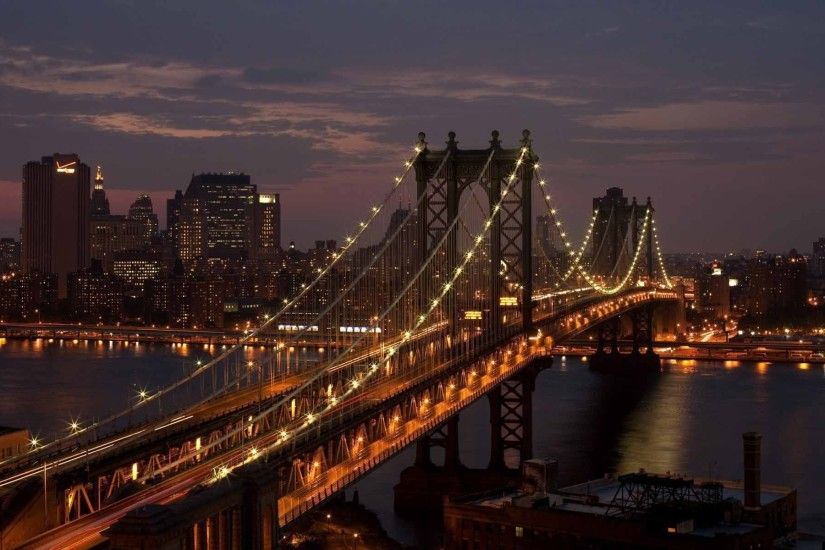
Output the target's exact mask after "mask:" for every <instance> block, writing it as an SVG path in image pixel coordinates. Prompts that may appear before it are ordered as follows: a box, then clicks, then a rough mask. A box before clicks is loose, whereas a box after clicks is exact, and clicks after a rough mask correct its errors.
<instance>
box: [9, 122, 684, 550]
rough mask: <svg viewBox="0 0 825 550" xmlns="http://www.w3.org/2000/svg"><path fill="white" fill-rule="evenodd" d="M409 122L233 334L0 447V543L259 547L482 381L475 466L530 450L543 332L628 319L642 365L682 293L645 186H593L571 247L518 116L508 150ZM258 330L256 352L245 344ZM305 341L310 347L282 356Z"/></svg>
mask: <svg viewBox="0 0 825 550" xmlns="http://www.w3.org/2000/svg"><path fill="white" fill-rule="evenodd" d="M425 138H426V136H425V135H424V134H423V133H421V134H419V136H418V140H417V142H416V144H415V146H414V148H413V150H412V152H411V153H410V155H409V157H408V158H407V159H406V160H405V161H404V162H403V165H402V166H401V167H400V171H399V174H398V176H397V177H395V179H394V180H393V181H392V182H391V184H390V185H389V186H388V190H387V192H386V194H385V195H384V196H383V197H382V200H381V201H379V202H376V203H375V204H374V205H370V206H368V207H367V208H366V209H365V210H366V213H365V215H364V217H363V218H362V219H361V221H359V222H357V224H356V225H355V227H354V228H353V230H352V232H351V233H350V234H349V235H347V236H346V237H345V238H344V239H343V240H342V241H341V243H342V244H341V246H340V247H338V248H337V249H335V250H331V251H329V252H328V253H326V254H325V255H324V256H317V257H313V258H312V259H311V260H310V266H311V274H309V271H308V272H307V274H306V275H305V277H304V279H303V280H302V282H301V283H300V285H299V290H298V292H297V293H296V295H294V296H291V297H288V298H285V299H284V300H283V303H282V304H281V305H280V308H279V309H278V310H277V311H274V312H272V313H271V314H270V315H269V316H268V317H267V318H266V320H265V321H264V322H262V323H261V324H260V326H257V327H255V328H253V329H250V330H249V331H248V332H247V333H246V334H245V335H243V336H242V337H241V338H240V339H239V341H238V343H237V344H236V345H233V346H230V347H229V348H228V349H226V350H225V351H223V352H222V353H221V354H220V355H218V356H217V357H215V358H213V359H212V360H210V361H207V362H203V363H199V364H197V365H195V366H194V367H193V368H192V369H191V372H188V373H187V374H186V375H185V376H182V377H181V378H180V379H179V380H177V381H176V382H174V383H173V384H170V385H169V386H167V387H163V388H157V389H149V388H146V389H141V390H140V391H138V392H137V394H136V395H135V397H134V399H133V401H132V402H130V403H129V404H128V405H127V406H126V407H124V409H123V410H121V411H116V412H114V413H112V414H111V415H110V416H108V417H106V418H102V419H96V420H94V421H86V422H83V421H82V419H80V420H78V419H75V420H72V421H71V422H70V423H69V425H68V428H67V430H66V431H65V432H63V434H57V435H54V436H52V437H49V438H46V437H43V438H42V439H36V440H33V441H32V445H31V450H30V451H29V452H28V453H27V454H25V455H22V456H18V457H14V458H9V459H6V460H4V461H3V462H0V498H2V501H0V506H1V507H0V511H2V512H3V513H2V514H0V522H2V525H0V529H2V539H0V542H1V543H2V544H0V547H2V548H14V547H18V546H19V547H31V548H36V547H51V548H72V547H75V548H82V547H90V546H92V545H94V544H98V543H100V542H101V541H104V540H106V539H107V538H108V539H110V540H111V541H112V544H113V545H114V546H117V547H124V548H126V547H134V548H138V547H144V546H143V545H147V544H148V545H152V544H153V545H156V546H162V545H163V544H168V543H169V541H178V542H176V543H175V544H176V546H175V547H185V548H240V547H244V548H246V547H249V548H252V547H267V548H269V547H273V546H274V544H275V542H274V541H275V540H276V537H277V533H278V532H279V530H280V529H283V528H284V527H286V526H288V525H289V524H291V523H292V522H293V521H295V520H296V519H297V518H299V517H301V516H302V515H303V514H305V513H307V512H309V511H311V510H312V509H313V508H315V507H317V506H318V505H320V504H322V503H323V502H324V501H326V500H327V499H329V498H330V497H332V496H333V495H335V494H336V493H339V492H340V491H341V490H343V489H344V488H345V487H347V486H348V485H350V484H352V483H353V482H354V481H356V480H357V479H358V478H360V477H361V476H363V475H365V474H367V473H368V472H370V471H371V470H373V469H374V468H376V467H378V466H380V465H381V464H382V463H383V462H384V461H385V460H387V459H388V458H389V457H391V456H392V455H394V454H395V453H397V452H398V451H400V450H401V449H403V448H404V447H406V446H408V445H410V444H412V443H415V442H418V445H419V449H420V453H419V454H423V453H426V452H428V446H429V445H433V444H435V443H436V442H437V441H438V437H437V434H444V433H445V426H446V427H448V428H449V427H450V426H454V419H455V418H456V415H457V414H458V413H459V411H461V410H462V409H463V408H465V407H467V406H468V405H469V404H471V403H472V402H474V401H475V400H477V399H478V398H480V397H482V396H485V395H486V396H488V398H489V399H490V400H491V410H492V411H494V412H493V418H491V422H492V426H493V430H494V433H493V436H492V451H491V467H499V468H504V467H506V465H507V464H508V463H509V462H510V461H512V460H523V459H527V458H530V455H531V453H532V441H531V430H530V423H531V412H530V399H531V397H530V395H531V393H532V389H531V388H530V384H531V382H530V380H531V379H530V376H529V375H528V374H527V373H530V372H534V371H535V365H536V364H537V362H540V361H542V359H543V358H544V357H545V356H546V355H547V354H548V353H549V351H550V350H551V349H552V347H553V346H554V345H556V344H557V343H558V342H561V341H563V340H565V339H568V338H571V337H574V336H576V335H579V334H581V333H583V332H585V331H587V330H589V329H594V328H597V329H599V332H598V334H599V350H600V351H599V352H598V353H602V354H603V355H604V354H605V352H604V351H603V347H604V345H605V342H606V340H605V337H607V338H611V339H612V341H613V342H614V346H615V341H616V338H617V333H618V331H619V329H618V328H617V323H616V321H615V320H616V319H618V318H620V317H623V316H624V317H625V318H630V319H632V327H633V334H634V349H633V354H632V355H633V357H632V358H631V360H632V361H636V362H638V363H640V364H641V363H644V364H646V365H648V366H653V368H655V366H656V365H657V364H658V363H657V359H656V358H655V354H653V349H652V342H653V338H654V335H653V332H654V331H653V327H652V324H653V308H654V306H655V305H657V304H661V303H674V302H676V301H677V300H678V299H679V296H678V295H677V292H676V291H675V290H674V289H673V286H672V284H671V282H670V280H669V278H668V275H667V273H666V271H665V267H664V263H663V261H662V256H661V250H660V244H659V241H658V235H657V231H656V225H655V210H654V209H653V206H652V202H651V201H650V199H648V200H647V202H646V203H644V204H637V203H636V201H635V199H634V201H633V203H632V204H630V205H627V204H623V205H621V204H620V205H616V204H613V205H610V204H608V203H607V202H604V201H602V202H601V203H599V204H596V203H594V210H593V212H591V216H590V219H589V224H588V227H587V229H586V231H585V233H584V236H583V238H582V240H581V242H578V243H574V242H573V240H572V239H571V238H570V236H569V235H568V233H567V229H566V226H565V225H564V224H563V222H562V220H561V217H560V214H559V211H558V208H557V205H556V204H555V202H554V199H553V195H552V187H553V186H552V184H551V182H550V181H549V180H547V179H545V178H544V177H543V176H542V171H541V165H540V162H539V158H538V156H537V155H536V152H535V151H534V148H533V144H532V140H531V136H530V132H528V131H526V130H525V131H524V132H523V135H522V138H521V140H520V142H519V143H518V144H517V146H516V147H513V148H506V147H504V146H503V145H502V142H501V141H500V139H499V134H498V132H493V133H492V136H491V140H490V142H489V146H488V147H486V148H484V149H462V148H459V146H458V142H457V141H456V135H455V133H453V132H450V133H449V135H448V139H447V141H446V145H445V146H444V147H443V148H437V149H436V148H433V149H431V148H430V147H429V145H428V143H427V141H426V139H425ZM395 205H399V206H398V207H397V208H396V207H394V206H395ZM536 214H538V215H539V218H540V219H541V220H542V227H541V234H540V235H536V236H534V228H533V218H534V215H536ZM276 333H277V345H276V346H275V347H274V348H272V349H271V351H268V352H266V353H263V354H261V355H253V354H251V353H250V347H251V345H253V344H256V343H257V342H259V341H260V340H261V339H264V338H270V337H272V335H273V334H276ZM307 336H312V341H313V342H317V343H318V347H317V350H316V351H313V353H312V354H311V356H309V357H308V356H307V355H306V354H304V355H300V354H299V353H298V351H297V346H298V343H299V342H305V341H306V339H307ZM313 349H314V348H313ZM643 350H644V352H643ZM598 353H597V354H598ZM645 358H647V359H645ZM545 360H546V359H545ZM533 378H534V375H533ZM446 431H450V430H449V429H446ZM445 437H447V438H449V437H452V436H451V435H449V434H447V435H445ZM448 455H449V448H448ZM448 459H449V456H448ZM147 537H148V538H147ZM152 537H155V538H152ZM150 539H151V544H149V543H147V542H146V541H147V540H150ZM116 541H117V543H116ZM130 541H131V542H130ZM138 541H142V542H138ZM164 541H165V542H164ZM178 543H179V544H178ZM118 545H120V546H118Z"/></svg>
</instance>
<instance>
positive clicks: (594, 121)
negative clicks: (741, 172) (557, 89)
mask: <svg viewBox="0 0 825 550" xmlns="http://www.w3.org/2000/svg"><path fill="white" fill-rule="evenodd" d="M822 115H823V112H822V107H820V106H818V105H813V104H805V103H759V102H744V101H698V102H688V103H671V104H668V105H659V106H655V107H639V108H635V109H629V110H625V111H621V112H618V113H611V114H603V115H588V116H584V117H581V118H580V121H581V122H583V123H584V124H586V125H588V126H592V127H594V128H606V129H631V130H643V131H660V130H661V131H672V130H687V131H694V130H743V129H751V128H794V127H808V126H816V125H820V124H822V121H823V116H822Z"/></svg>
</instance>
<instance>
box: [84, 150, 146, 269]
mask: <svg viewBox="0 0 825 550" xmlns="http://www.w3.org/2000/svg"><path fill="white" fill-rule="evenodd" d="M89 205H90V210H91V214H90V216H89V226H90V228H89V242H90V256H91V258H92V259H93V260H100V263H101V265H102V267H103V269H104V270H105V271H111V269H112V260H113V254H114V253H116V252H120V251H123V250H142V249H144V248H146V247H147V246H148V245H149V242H150V241H151V238H152V235H153V234H154V233H155V232H157V216H156V215H155V213H154V212H153V211H152V199H150V198H149V197H148V196H147V195H140V196H139V197H138V199H137V200H136V201H135V202H134V203H132V207H131V208H130V209H129V215H128V216H124V215H122V214H121V215H117V214H112V213H111V212H110V210H109V199H107V198H106V190H105V189H104V188H103V173H102V170H101V169H100V166H98V167H97V175H96V176H95V186H94V191H92V198H91V200H90V201H89ZM153 231H154V232H153Z"/></svg>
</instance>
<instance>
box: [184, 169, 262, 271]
mask: <svg viewBox="0 0 825 550" xmlns="http://www.w3.org/2000/svg"><path fill="white" fill-rule="evenodd" d="M256 200H257V190H256V188H255V186H254V185H253V184H252V182H251V180H250V177H249V176H248V175H246V174H236V173H228V174H200V175H197V176H192V180H191V181H190V182H189V187H187V188H186V193H184V194H183V198H182V201H181V208H180V217H179V219H178V224H177V233H178V238H177V242H176V248H177V252H178V255H179V257H180V258H181V260H183V261H184V262H190V261H192V260H194V259H196V258H199V257H200V258H206V259H213V258H220V259H240V258H248V257H249V256H250V251H251V248H252V246H254V242H255V239H254V238H253V233H254V227H255V223H254V218H255V207H256V204H255V201H256Z"/></svg>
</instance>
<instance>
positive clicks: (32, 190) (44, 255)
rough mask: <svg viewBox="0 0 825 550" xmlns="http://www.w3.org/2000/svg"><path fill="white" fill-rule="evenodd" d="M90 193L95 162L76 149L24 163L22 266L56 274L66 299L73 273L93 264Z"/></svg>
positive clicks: (61, 295) (25, 269) (61, 292)
mask: <svg viewBox="0 0 825 550" xmlns="http://www.w3.org/2000/svg"><path fill="white" fill-rule="evenodd" d="M89 192H90V172H89V167H88V166H87V165H85V164H83V163H82V162H80V158H79V157H78V156H77V155H75V154H59V153H55V154H54V155H52V156H50V157H43V158H42V159H41V160H40V162H37V161H32V162H28V163H26V164H25V165H24V166H23V227H22V253H21V256H22V258H21V263H22V267H23V270H24V271H25V272H26V273H31V272H35V271H36V272H41V273H56V274H57V277H58V296H59V297H60V298H64V297H66V294H67V277H68V274H69V273H72V272H75V271H77V270H80V269H85V268H87V267H88V266H89V258H90V245H89Z"/></svg>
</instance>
